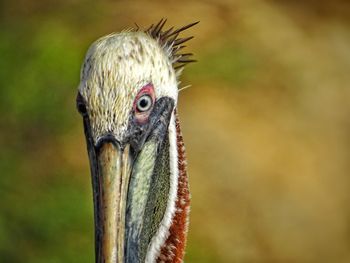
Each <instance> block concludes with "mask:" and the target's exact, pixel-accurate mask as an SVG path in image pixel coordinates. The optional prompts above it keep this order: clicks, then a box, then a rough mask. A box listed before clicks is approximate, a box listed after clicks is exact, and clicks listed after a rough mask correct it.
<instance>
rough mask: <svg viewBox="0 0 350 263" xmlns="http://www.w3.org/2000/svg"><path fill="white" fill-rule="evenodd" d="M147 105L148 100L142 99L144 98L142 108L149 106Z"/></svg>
mask: <svg viewBox="0 0 350 263" xmlns="http://www.w3.org/2000/svg"><path fill="white" fill-rule="evenodd" d="M147 105H148V100H146V99H142V100H141V101H140V106H141V108H145V107H147Z"/></svg>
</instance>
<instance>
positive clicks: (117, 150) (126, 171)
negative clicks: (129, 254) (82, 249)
mask: <svg viewBox="0 0 350 263" xmlns="http://www.w3.org/2000/svg"><path fill="white" fill-rule="evenodd" d="M129 149H130V147H129V145H126V147H125V148H123V149H122V148H121V147H120V145H119V144H117V143H114V142H113V141H105V142H103V143H101V144H100V145H99V147H97V149H96V161H97V163H96V165H97V172H98V174H96V175H95V181H96V184H95V187H94V199H95V204H96V205H95V213H96V217H97V218H96V219H97V220H96V226H95V227H96V237H97V246H98V247H97V250H98V254H97V255H96V256H97V257H98V260H97V262H106V263H108V262H124V240H125V210H126V205H127V191H128V185H129V178H130V171H131V166H132V159H131V157H130V152H129Z"/></svg>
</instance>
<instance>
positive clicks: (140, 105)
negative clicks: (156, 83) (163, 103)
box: [133, 84, 156, 124]
mask: <svg viewBox="0 0 350 263" xmlns="http://www.w3.org/2000/svg"><path fill="white" fill-rule="evenodd" d="M155 99H156V98H155V94H154V87H153V85H152V84H147V85H145V86H144V87H143V88H142V89H140V91H139V92H138V93H137V95H136V97H135V100H134V105H133V109H134V114H135V119H136V120H137V122H138V123H141V124H142V123H145V122H147V120H148V117H149V114H150V112H151V110H152V108H153V105H154V102H155Z"/></svg>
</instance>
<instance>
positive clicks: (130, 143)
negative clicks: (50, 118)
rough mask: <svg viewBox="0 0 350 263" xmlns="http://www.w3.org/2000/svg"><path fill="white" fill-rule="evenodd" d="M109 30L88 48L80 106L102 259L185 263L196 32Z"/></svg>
mask: <svg viewBox="0 0 350 263" xmlns="http://www.w3.org/2000/svg"><path fill="white" fill-rule="evenodd" d="M165 22H166V20H165V19H162V20H161V21H160V22H159V23H157V24H155V25H151V26H150V27H149V28H147V29H145V30H142V29H140V28H139V27H138V26H137V28H136V29H131V30H126V31H123V32H121V33H114V34H110V35H107V36H104V37H102V38H100V39H98V40H97V41H96V42H94V43H93V44H92V45H91V46H90V48H89V49H88V51H87V54H86V57H85V60H84V63H83V65H82V68H81V74H80V75H81V76H80V84H79V87H78V95H77V108H78V111H79V112H80V114H81V115H82V118H83V123H84V132H85V137H86V144H87V150H88V155H89V161H90V171H91V177H92V187H93V201H94V225H95V260H96V261H95V262H96V263H116V262H118V263H124V262H126V263H138V262H140V263H141V262H182V260H183V257H184V250H185V245H186V237H187V228H188V216H189V207H190V193H189V188H188V178H187V172H186V157H185V148H184V143H183V138H182V135H181V130H180V124H179V120H178V115H177V101H178V90H179V89H178V85H179V76H180V74H181V72H182V69H183V67H184V66H185V65H186V64H187V63H189V62H193V61H194V60H193V59H191V56H192V54H191V53H181V51H180V50H182V48H183V47H184V45H183V43H185V42H186V41H188V40H190V39H191V38H192V37H186V38H179V34H180V33H181V32H183V31H184V30H186V29H187V28H189V27H192V26H193V25H195V24H197V23H198V22H196V23H191V24H189V25H186V26H183V27H181V28H179V29H174V28H170V29H168V30H165V29H164V25H165Z"/></svg>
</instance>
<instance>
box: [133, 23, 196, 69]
mask: <svg viewBox="0 0 350 263" xmlns="http://www.w3.org/2000/svg"><path fill="white" fill-rule="evenodd" d="M166 22H167V19H165V18H162V19H161V20H160V21H159V22H158V23H157V24H152V25H150V26H149V27H148V28H147V29H141V28H140V27H139V25H137V24H135V25H136V28H135V29H134V30H135V31H143V32H145V33H147V34H148V35H149V36H151V37H152V38H153V39H155V40H157V41H158V43H159V44H160V46H161V47H163V49H164V50H165V51H166V52H167V53H168V56H169V59H170V61H171V62H172V65H173V68H174V69H175V71H179V70H181V71H182V69H183V68H184V66H185V65H187V64H188V63H191V62H196V60H194V59H192V58H191V57H192V56H193V54H192V53H179V51H180V50H182V49H183V48H184V47H186V46H184V45H182V44H183V43H185V42H187V41H189V40H191V39H193V36H190V37H185V38H179V35H180V33H181V32H183V31H185V30H186V29H188V28H190V27H193V26H194V25H197V24H198V23H199V21H197V22H193V23H190V24H188V25H185V26H183V27H180V28H178V29H174V27H171V28H169V29H167V30H165V29H164V26H165V24H166Z"/></svg>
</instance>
